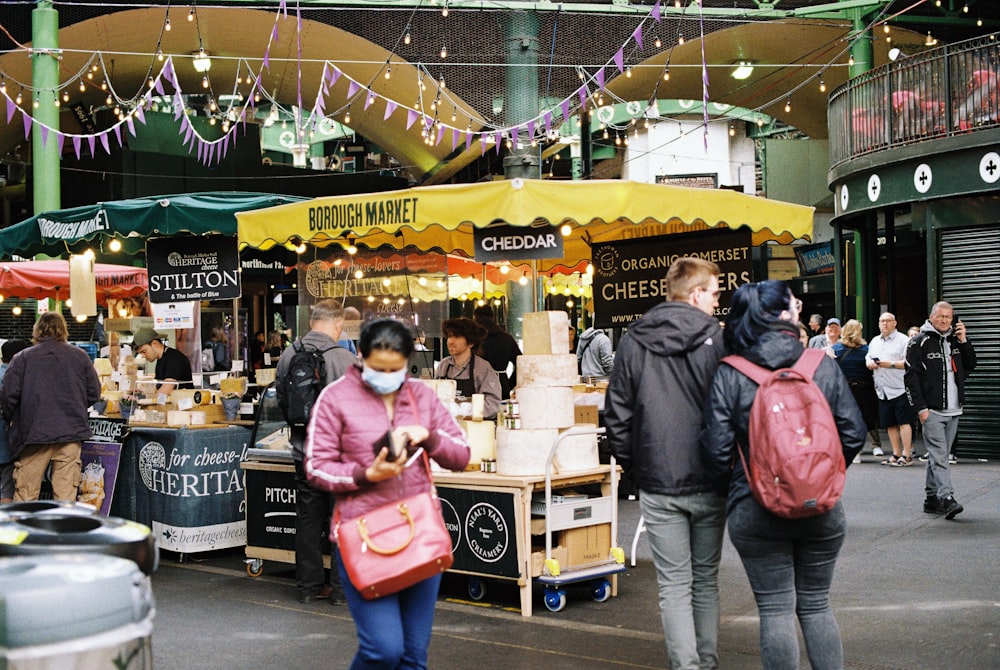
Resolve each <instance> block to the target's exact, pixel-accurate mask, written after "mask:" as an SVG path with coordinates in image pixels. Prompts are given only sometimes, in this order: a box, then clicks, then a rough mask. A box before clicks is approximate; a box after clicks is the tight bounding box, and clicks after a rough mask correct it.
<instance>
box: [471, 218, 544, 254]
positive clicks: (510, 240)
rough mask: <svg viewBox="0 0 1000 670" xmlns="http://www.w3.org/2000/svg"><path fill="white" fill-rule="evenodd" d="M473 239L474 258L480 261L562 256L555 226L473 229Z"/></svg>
mask: <svg viewBox="0 0 1000 670" xmlns="http://www.w3.org/2000/svg"><path fill="white" fill-rule="evenodd" d="M473 240H474V241H475V244H476V253H475V259H476V260H477V261H479V262H481V263H482V262H486V261H520V260H528V259H532V258H562V257H563V239H562V234H561V233H560V232H559V229H558V228H556V227H555V226H545V227H542V228H522V227H519V226H490V227H489V228H475V229H474V230H473Z"/></svg>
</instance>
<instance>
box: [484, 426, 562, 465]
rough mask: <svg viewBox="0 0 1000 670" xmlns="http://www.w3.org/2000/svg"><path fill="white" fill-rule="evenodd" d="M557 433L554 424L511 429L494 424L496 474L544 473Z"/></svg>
mask: <svg viewBox="0 0 1000 670" xmlns="http://www.w3.org/2000/svg"><path fill="white" fill-rule="evenodd" d="M557 437H559V431H558V430H556V429H555V428H540V429H537V430H525V429H521V430H510V429H508V428H504V427H503V426H498V427H497V474H499V475H506V476H508V477H515V476H525V475H532V476H533V475H544V474H545V461H546V459H548V457H549V451H550V450H551V449H552V445H553V444H554V443H555V441H556V438H557Z"/></svg>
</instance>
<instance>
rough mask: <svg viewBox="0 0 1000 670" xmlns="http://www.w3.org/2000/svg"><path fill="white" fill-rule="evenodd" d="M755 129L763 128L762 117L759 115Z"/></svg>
mask: <svg viewBox="0 0 1000 670" xmlns="http://www.w3.org/2000/svg"><path fill="white" fill-rule="evenodd" d="M757 127H758V128H763V127H764V117H762V116H761V115H760V114H758V115H757Z"/></svg>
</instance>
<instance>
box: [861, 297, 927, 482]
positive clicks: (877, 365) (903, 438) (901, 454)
mask: <svg viewBox="0 0 1000 670" xmlns="http://www.w3.org/2000/svg"><path fill="white" fill-rule="evenodd" d="M878 330H879V335H878V336H877V337H875V338H872V341H871V342H869V343H868V355H867V356H865V364H866V365H867V366H868V369H869V370H871V371H872V374H873V376H874V378H875V394H876V395H877V396H878V418H879V427H880V428H885V430H886V432H888V433H889V444H891V445H892V455H891V456H889V458H888V459H886V460H884V461H882V465H891V466H894V467H903V466H907V465H913V453H912V446H913V422H914V421H915V420H916V416H915V415H914V413H913V407H911V406H910V401H909V398H907V396H906V386H905V385H904V384H903V374H904V373H905V371H906V345H907V344H908V343H909V342H910V338H908V337H907V336H906V335H903V334H902V333H901V332H899V331H898V330H896V317H895V316H894V315H893V314H891V313H889V312H886V313H885V314H883V315H882V316H880V317H879V318H878Z"/></svg>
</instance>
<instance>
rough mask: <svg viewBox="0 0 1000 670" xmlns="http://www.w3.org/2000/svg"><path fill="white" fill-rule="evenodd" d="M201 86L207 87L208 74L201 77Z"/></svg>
mask: <svg viewBox="0 0 1000 670" xmlns="http://www.w3.org/2000/svg"><path fill="white" fill-rule="evenodd" d="M201 87H202V88H208V75H207V74H206V75H205V76H204V77H202V78H201Z"/></svg>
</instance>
